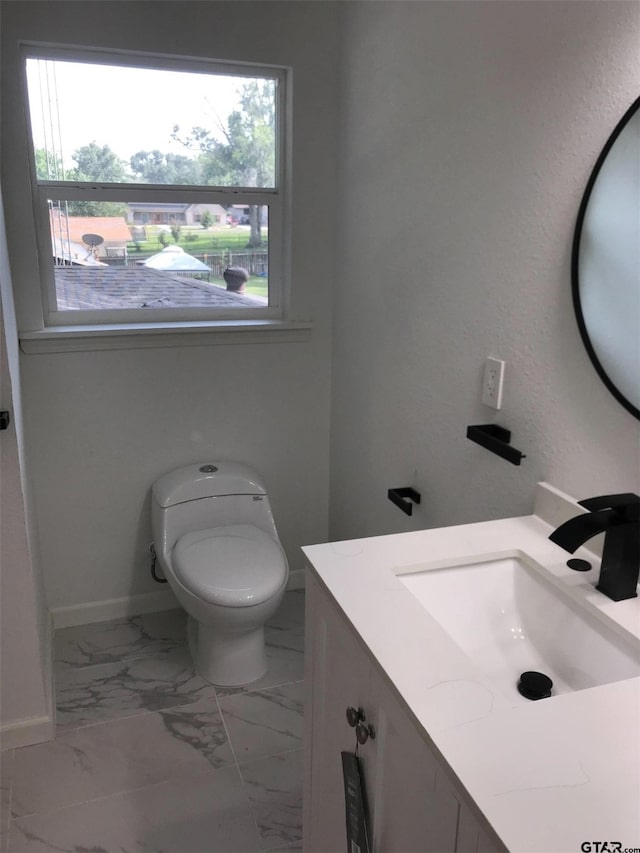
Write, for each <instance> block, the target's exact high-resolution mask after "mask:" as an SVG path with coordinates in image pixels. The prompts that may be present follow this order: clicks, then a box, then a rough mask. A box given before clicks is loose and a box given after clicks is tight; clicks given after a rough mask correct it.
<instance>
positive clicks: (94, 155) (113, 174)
mask: <svg viewBox="0 0 640 853" xmlns="http://www.w3.org/2000/svg"><path fill="white" fill-rule="evenodd" d="M72 157H73V160H74V161H75V163H76V166H75V168H73V169H70V170H69V172H68V173H67V176H66V179H67V180H68V181H83V182H92V181H95V182H96V183H105V184H114V183H116V184H119V183H125V182H126V181H127V180H128V175H127V164H126V163H125V161H124V160H121V159H120V157H118V155H117V154H116V153H115V151H112V150H111V148H110V147H109V146H108V145H102V146H100V145H98V144H97V143H96V142H91V143H89V145H83V146H82V147H81V148H78V150H77V151H74V152H73V155H72ZM126 209H127V206H126V204H122V203H120V202H109V201H70V202H69V214H70V215H71V216H123V215H124V214H125V212H126Z"/></svg>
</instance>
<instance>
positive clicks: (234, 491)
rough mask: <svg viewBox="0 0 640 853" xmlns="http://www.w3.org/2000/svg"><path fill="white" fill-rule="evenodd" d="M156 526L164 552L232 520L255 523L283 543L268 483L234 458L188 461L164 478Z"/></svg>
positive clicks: (155, 507) (154, 497) (154, 498)
mask: <svg viewBox="0 0 640 853" xmlns="http://www.w3.org/2000/svg"><path fill="white" fill-rule="evenodd" d="M203 468H215V469H216V470H215V471H212V470H205V471H203V470H202V469H203ZM151 524H152V529H153V537H154V543H155V546H156V550H157V551H158V553H162V554H168V553H169V552H170V551H171V549H172V548H173V546H174V545H175V543H176V542H177V541H178V539H179V538H180V537H181V536H183V535H184V534H185V533H192V532H194V531H196V530H206V529H208V528H210V527H222V526H225V525H229V524H253V525H255V526H256V527H258V528H260V529H261V530H264V532H265V533H268V534H269V535H270V536H273V538H274V539H275V540H276V541H277V542H279V541H280V539H279V537H278V533H277V530H276V526H275V522H274V520H273V514H272V512H271V505H270V503H269V497H268V495H267V493H266V489H265V486H264V483H263V482H262V480H261V478H260V477H259V475H258V474H257V473H256V472H255V471H254V470H253V469H251V468H249V467H248V466H246V465H242V464H240V463H234V462H216V463H211V464H206V465H205V464H198V465H187V466H186V467H184V468H178V469H177V470H176V471H171V472H169V473H168V474H165V475H164V476H163V477H160V479H158V480H157V481H156V482H155V483H154V484H153V487H152V492H151Z"/></svg>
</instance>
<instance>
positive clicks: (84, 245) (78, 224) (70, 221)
mask: <svg viewBox="0 0 640 853" xmlns="http://www.w3.org/2000/svg"><path fill="white" fill-rule="evenodd" d="M49 216H50V221H51V237H52V243H53V247H54V254H55V256H56V257H59V258H60V259H61V260H64V261H69V260H71V262H72V263H74V262H78V263H81V262H82V261H86V260H87V259H88V258H89V256H91V255H93V257H94V258H96V259H99V258H126V257H127V243H128V242H129V241H130V240H131V232H130V231H129V226H128V225H127V223H126V222H125V219H124V217H123V216H66V215H65V214H64V213H63V212H62V211H61V210H58V209H56V208H54V209H52V210H50V211H49ZM88 234H94V235H96V236H98V237H102V243H100V244H99V245H92V244H91V243H90V242H87V241H86V240H83V237H84V236H86V235H88ZM70 246H71V247H73V250H72V251H71V254H70V257H69V255H68V252H69V247H70Z"/></svg>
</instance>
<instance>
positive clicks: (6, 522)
mask: <svg viewBox="0 0 640 853" xmlns="http://www.w3.org/2000/svg"><path fill="white" fill-rule="evenodd" d="M5 325H6V329H7V332H6V335H5ZM15 325H16V324H15V311H14V307H13V297H12V291H11V277H10V272H9V263H8V253H7V243H6V239H5V229H4V216H3V211H2V197H1V195H0V408H1V409H4V410H7V411H9V413H10V417H11V423H10V425H9V428H8V429H7V430H6V431H5V432H2V433H0V674H1V676H2V680H1V683H0V741H1V746H2V748H3V749H5V748H9V747H14V746H22V745H23V744H27V743H36V742H38V741H40V740H47V739H48V738H50V737H51V736H52V733H53V712H52V696H51V693H52V690H51V632H50V624H49V621H48V611H47V607H46V604H45V601H44V595H43V583H42V576H41V573H40V570H39V561H38V547H37V541H38V539H37V535H36V531H35V530H34V527H33V513H32V512H30V511H29V496H30V493H31V489H30V486H29V482H28V479H27V478H26V473H25V472H26V470H27V459H26V454H25V448H24V440H23V419H22V401H21V393H20V373H19V364H18V339H17V336H16V332H15Z"/></svg>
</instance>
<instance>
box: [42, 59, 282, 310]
mask: <svg viewBox="0 0 640 853" xmlns="http://www.w3.org/2000/svg"><path fill="white" fill-rule="evenodd" d="M25 74H26V88H27V93H28V103H29V110H28V112H29V120H30V129H31V144H32V151H31V155H32V156H31V170H32V184H33V186H34V190H35V194H36V209H37V218H38V222H37V233H38V243H39V245H38V251H39V258H40V270H41V278H42V287H43V302H44V315H45V323H46V325H48V326H61V325H64V326H69V325H73V324H83V325H86V324H99V325H103V324H111V323H117V324H119V323H136V324H138V323H144V322H153V323H157V322H163V321H164V322H179V321H189V320H198V321H208V320H238V319H240V320H251V319H256V320H263V319H270V318H272V319H278V318H281V317H282V316H283V294H284V282H283V277H284V266H285V265H284V236H285V235H284V222H285V209H284V208H285V201H284V200H285V198H286V192H285V174H284V163H285V162H286V150H285V146H286V135H285V132H284V109H283V105H284V103H285V94H284V86H285V82H286V80H285V72H284V71H283V70H282V69H277V68H265V67H262V66H240V65H228V64H220V63H215V64H214V63H209V62H204V61H199V60H193V61H192V60H177V59H175V58H164V57H163V58H159V57H149V56H141V55H138V54H136V55H128V54H122V53H117V54H115V53H114V54H104V53H93V52H91V53H79V52H78V51H67V50H64V49H51V48H30V49H28V50H27V51H26V54H25Z"/></svg>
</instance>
